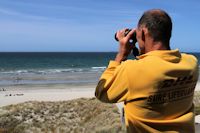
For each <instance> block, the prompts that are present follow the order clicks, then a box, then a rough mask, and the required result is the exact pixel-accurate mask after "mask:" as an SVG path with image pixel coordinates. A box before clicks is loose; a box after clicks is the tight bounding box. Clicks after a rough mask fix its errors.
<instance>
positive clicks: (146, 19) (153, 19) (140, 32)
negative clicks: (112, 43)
mask: <svg viewBox="0 0 200 133" xmlns="http://www.w3.org/2000/svg"><path fill="white" fill-rule="evenodd" d="M171 31H172V21H171V18H170V16H169V15H168V14H167V13H166V12H165V11H163V10H160V9H153V10H148V11H146V12H144V14H143V15H142V17H141V18H140V20H139V22H138V28H137V30H136V32H137V41H138V43H139V47H140V50H141V53H142V54H143V53H146V52H148V51H151V49H152V48H153V47H158V49H159V48H160V49H170V47H169V42H170V38H171ZM158 44H159V46H158Z"/></svg>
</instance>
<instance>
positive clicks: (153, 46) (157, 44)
mask: <svg viewBox="0 0 200 133" xmlns="http://www.w3.org/2000/svg"><path fill="white" fill-rule="evenodd" d="M166 46H169V45H165V44H163V43H161V42H152V43H151V44H149V45H148V47H146V48H145V53H148V52H150V51H154V50H170V47H166Z"/></svg>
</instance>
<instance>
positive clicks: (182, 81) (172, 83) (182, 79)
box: [161, 75, 193, 88]
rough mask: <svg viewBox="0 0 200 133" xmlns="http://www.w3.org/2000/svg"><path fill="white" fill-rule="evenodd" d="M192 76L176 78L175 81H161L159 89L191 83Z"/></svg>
mask: <svg viewBox="0 0 200 133" xmlns="http://www.w3.org/2000/svg"><path fill="white" fill-rule="evenodd" d="M192 78H193V76H192V75H191V76H185V77H178V78H177V79H167V80H164V81H163V85H162V87H161V88H166V87H170V86H176V85H183V84H187V83H191V82H192Z"/></svg>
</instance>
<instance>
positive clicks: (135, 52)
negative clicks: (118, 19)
mask: <svg viewBox="0 0 200 133" xmlns="http://www.w3.org/2000/svg"><path fill="white" fill-rule="evenodd" d="M131 30H132V29H127V30H126V31H125V33H124V36H127V35H128V33H129V32H130V31H131ZM115 40H116V41H119V39H118V38H117V33H115ZM129 42H130V43H131V44H132V45H135V43H136V42H137V39H136V32H134V33H133V35H132V36H131V38H130V40H129ZM132 53H133V55H134V56H135V57H136V56H138V55H139V50H138V48H137V47H133V49H132Z"/></svg>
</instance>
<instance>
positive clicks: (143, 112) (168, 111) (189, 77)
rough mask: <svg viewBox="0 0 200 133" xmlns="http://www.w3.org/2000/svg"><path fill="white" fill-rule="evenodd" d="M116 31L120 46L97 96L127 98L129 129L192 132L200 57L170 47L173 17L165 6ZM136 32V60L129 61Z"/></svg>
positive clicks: (133, 131)
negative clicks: (137, 53)
mask: <svg viewBox="0 0 200 133" xmlns="http://www.w3.org/2000/svg"><path fill="white" fill-rule="evenodd" d="M126 30H127V29H123V30H120V31H118V32H117V35H116V36H117V38H118V40H119V51H118V54H117V55H116V58H115V60H114V61H110V63H109V65H108V67H107V69H106V70H105V72H104V73H103V74H102V76H101V78H100V81H99V83H98V85H97V87H96V92H95V95H96V97H97V98H98V99H99V100H101V101H103V102H108V103H116V102H124V109H125V123H126V127H127V132H130V133H161V132H165V133H193V132H194V112H193V94H194V89H195V85H196V83H197V80H198V63H197V59H196V58H195V57H194V56H192V55H189V54H184V53H180V52H179V50H178V49H175V50H171V49H170V45H169V44H170V37H171V30H172V22H171V18H170V17H169V15H168V14H167V13H166V12H165V11H162V10H158V9H153V10H149V11H146V12H145V13H144V14H143V15H142V17H141V18H140V20H139V22H138V26H137V28H136V29H132V30H131V31H130V32H129V33H128V35H126V36H125V35H124V34H125V31H126ZM134 32H136V39H137V42H138V45H139V49H140V56H138V59H137V60H126V59H127V56H128V55H129V54H130V52H131V49H132V48H133V47H134V46H133V45H131V42H130V38H131V37H132V36H133V34H134Z"/></svg>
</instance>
